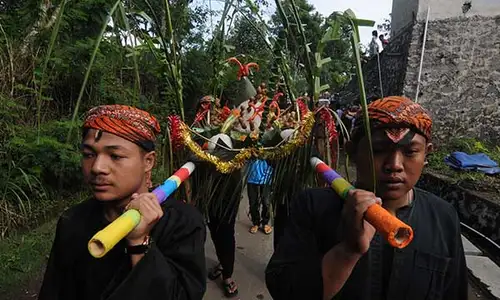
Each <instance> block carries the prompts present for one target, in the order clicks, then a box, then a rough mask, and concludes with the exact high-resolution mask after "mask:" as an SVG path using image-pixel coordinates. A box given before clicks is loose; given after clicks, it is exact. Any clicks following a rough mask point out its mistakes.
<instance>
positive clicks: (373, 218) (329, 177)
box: [310, 157, 413, 249]
mask: <svg viewBox="0 0 500 300" xmlns="http://www.w3.org/2000/svg"><path fill="white" fill-rule="evenodd" d="M310 162H311V165H312V166H313V168H314V169H315V170H316V172H318V173H321V174H322V175H323V178H324V179H325V180H326V181H327V182H328V183H329V184H330V185H331V187H332V188H333V190H335V192H336V193H337V194H338V195H339V196H340V197H341V198H342V199H344V200H345V199H346V198H347V195H348V193H349V191H350V190H352V189H354V187H353V186H352V185H351V184H350V183H349V182H348V181H347V180H345V179H344V178H342V177H341V176H340V175H339V174H338V173H337V172H335V171H334V170H332V169H331V168H330V167H329V166H328V165H327V164H325V163H324V162H323V161H321V160H320V159H319V158H317V157H312V158H311V160H310ZM365 220H366V221H368V223H370V224H371V225H372V226H373V227H375V229H376V230H377V231H378V232H380V234H382V236H383V237H384V238H385V239H386V240H387V241H388V242H389V244H390V245H391V246H393V247H395V248H400V249H401V248H404V247H406V246H407V245H408V244H409V243H410V242H411V241H412V240H413V230H412V228H411V227H410V226H408V225H406V224H405V223H403V222H402V221H401V220H399V219H398V218H396V217H395V216H393V215H391V214H390V213H389V212H388V211H387V210H385V209H384V208H383V207H382V206H381V205H378V204H376V205H372V206H370V208H368V210H367V211H366V213H365Z"/></svg>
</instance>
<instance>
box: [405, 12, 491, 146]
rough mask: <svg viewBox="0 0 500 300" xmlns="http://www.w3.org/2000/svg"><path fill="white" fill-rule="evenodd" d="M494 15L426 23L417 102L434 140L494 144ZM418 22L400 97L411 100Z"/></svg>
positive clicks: (419, 42)
mask: <svg viewBox="0 0 500 300" xmlns="http://www.w3.org/2000/svg"><path fill="white" fill-rule="evenodd" d="M498 28H500V16H498V17H478V16H476V17H471V18H462V17H461V18H453V19H446V20H437V21H431V22H429V27H428V33H427V43H426V49H425V56H424V62H423V68H422V74H421V83H420V95H419V98H418V101H419V103H421V104H422V105H423V106H424V107H426V108H427V109H429V110H430V112H431V113H432V115H433V117H434V121H435V130H434V132H435V137H436V139H437V141H445V140H446V139H448V138H449V137H460V136H467V137H475V138H479V139H482V140H489V141H492V142H499V141H500V134H499V133H500V109H498V108H499V105H500V30H498ZM423 30H424V24H423V23H422V22H420V23H417V24H416V25H415V27H414V30H413V38H412V40H413V42H412V44H411V46H410V50H409V53H410V56H409V58H408V65H407V70H406V78H405V86H404V90H403V94H404V95H406V96H409V97H410V98H412V99H414V98H415V92H416V84H417V79H418V71H419V65H420V55H421V48H422V41H423Z"/></svg>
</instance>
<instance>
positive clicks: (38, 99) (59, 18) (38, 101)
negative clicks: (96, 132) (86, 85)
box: [36, 0, 67, 144]
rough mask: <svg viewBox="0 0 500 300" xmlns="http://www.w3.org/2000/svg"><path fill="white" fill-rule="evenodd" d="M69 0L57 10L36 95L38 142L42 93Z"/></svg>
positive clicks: (65, 0) (64, 0)
mask: <svg viewBox="0 0 500 300" xmlns="http://www.w3.org/2000/svg"><path fill="white" fill-rule="evenodd" d="M66 3H67V0H63V1H62V3H61V4H60V5H61V9H59V11H58V12H57V17H56V22H55V24H54V29H52V34H51V36H50V43H49V49H48V50H47V54H46V55H45V60H44V62H43V67H42V75H41V76H42V78H41V79H40V88H39V89H38V96H37V97H36V125H37V137H36V142H37V144H38V143H40V128H41V123H42V114H41V111H42V94H43V88H44V86H45V72H46V71H47V65H48V64H49V60H50V56H51V55H52V50H53V49H54V44H55V43H56V38H57V35H58V34H59V28H60V26H61V21H62V17H63V14H64V9H65V8H66Z"/></svg>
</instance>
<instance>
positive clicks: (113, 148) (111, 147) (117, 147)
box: [80, 144, 127, 151]
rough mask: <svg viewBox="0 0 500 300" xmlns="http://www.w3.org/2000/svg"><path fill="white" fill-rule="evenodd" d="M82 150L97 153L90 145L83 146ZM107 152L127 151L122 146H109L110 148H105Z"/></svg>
mask: <svg viewBox="0 0 500 300" xmlns="http://www.w3.org/2000/svg"><path fill="white" fill-rule="evenodd" d="M80 148H81V149H82V150H84V149H87V150H92V151H95V148H94V147H92V146H91V145H89V144H82V145H81V147H80ZM104 149H105V150H127V149H125V148H124V147H123V146H120V145H109V146H104Z"/></svg>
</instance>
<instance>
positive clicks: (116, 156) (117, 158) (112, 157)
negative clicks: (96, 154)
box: [111, 154, 123, 160]
mask: <svg viewBox="0 0 500 300" xmlns="http://www.w3.org/2000/svg"><path fill="white" fill-rule="evenodd" d="M121 158H123V157H122V156H119V155H116V154H111V159H112V160H119V159H121Z"/></svg>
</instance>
